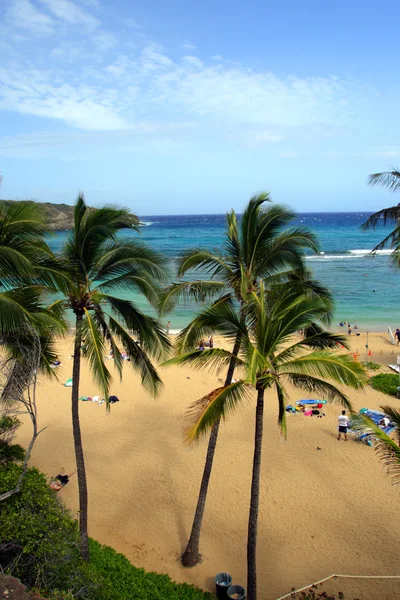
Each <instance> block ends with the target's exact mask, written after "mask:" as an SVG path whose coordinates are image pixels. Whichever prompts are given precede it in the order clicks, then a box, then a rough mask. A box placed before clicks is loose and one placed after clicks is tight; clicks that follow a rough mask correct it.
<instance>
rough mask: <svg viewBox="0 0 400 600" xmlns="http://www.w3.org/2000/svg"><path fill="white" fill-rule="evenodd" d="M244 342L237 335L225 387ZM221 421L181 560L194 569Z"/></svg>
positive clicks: (212, 437) (211, 442) (214, 431)
mask: <svg viewBox="0 0 400 600" xmlns="http://www.w3.org/2000/svg"><path fill="white" fill-rule="evenodd" d="M241 341H242V334H241V333H238V334H237V335H236V340H235V344H234V346H233V350H232V355H233V356H232V358H231V360H230V363H229V368H228V372H227V374H226V379H225V385H229V384H230V383H231V382H232V377H233V373H234V370H235V365H236V357H237V355H238V354H239V350H240V344H241ZM219 424H220V419H218V420H217V421H215V423H214V425H213V427H212V429H211V433H210V439H209V442H208V448H207V456H206V464H205V465H204V471H203V477H202V479H201V484H200V492H199V498H198V500H197V506H196V512H195V515H194V519H193V525H192V530H191V532H190V537H189V541H188V543H187V546H186V549H185V551H184V553H183V554H182V557H181V560H182V564H183V566H185V567H194V566H195V565H197V564H198V563H199V562H200V560H201V554H200V533H201V523H202V521H203V515H204V509H205V506H206V499H207V490H208V484H209V482H210V477H211V470H212V466H213V460H214V453H215V446H216V445H217V439H218V430H219Z"/></svg>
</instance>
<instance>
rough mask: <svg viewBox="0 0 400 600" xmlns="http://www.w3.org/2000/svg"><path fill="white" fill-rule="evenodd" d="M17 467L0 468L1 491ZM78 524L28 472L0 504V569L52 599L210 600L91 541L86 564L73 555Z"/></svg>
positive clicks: (39, 477) (37, 474)
mask: <svg viewBox="0 0 400 600" xmlns="http://www.w3.org/2000/svg"><path fill="white" fill-rule="evenodd" d="M20 472H21V467H19V466H18V465H15V464H8V465H7V466H6V467H2V468H0V493H2V492H5V491H8V490H10V489H12V488H13V487H15V484H16V481H17V479H18V476H19V474H20ZM78 547H79V535H78V526H77V522H76V521H75V520H74V519H72V517H71V515H70V513H69V512H68V511H67V510H66V508H65V507H64V506H63V504H62V503H61V501H60V500H59V498H58V497H57V495H56V493H55V492H54V491H53V490H51V489H50V488H49V485H48V482H47V481H46V478H45V476H44V475H43V474H41V473H40V472H39V471H37V470H36V469H28V471H27V473H26V476H25V479H24V481H23V483H22V487H21V492H20V493H19V494H15V495H14V496H12V497H11V498H9V499H7V500H6V501H5V502H3V503H1V504H0V565H1V566H2V568H3V569H4V570H5V571H6V572H8V573H10V574H12V575H14V576H15V577H18V578H19V579H21V581H22V583H24V584H25V585H27V586H28V587H30V588H31V589H35V591H37V592H40V593H41V594H42V595H44V596H46V597H48V598H51V599H52V600H72V599H73V598H77V599H80V598H81V599H82V600H83V599H85V600H165V599H168V600H211V598H212V596H211V594H208V593H205V592H203V591H202V590H200V589H198V588H195V587H193V586H191V585H187V584H177V583H174V582H173V581H171V579H170V578H169V577H168V575H158V574H156V573H148V572H146V571H144V570H143V569H138V568H136V567H134V566H133V565H132V564H131V563H130V562H129V561H128V559H127V558H126V557H125V556H123V555H122V554H118V553H117V552H116V551H115V550H113V549H112V548H109V547H108V546H101V545H100V544H99V543H98V542H96V541H94V540H90V557H91V560H90V563H89V564H88V565H87V564H85V563H83V561H81V559H80V557H79V552H78Z"/></svg>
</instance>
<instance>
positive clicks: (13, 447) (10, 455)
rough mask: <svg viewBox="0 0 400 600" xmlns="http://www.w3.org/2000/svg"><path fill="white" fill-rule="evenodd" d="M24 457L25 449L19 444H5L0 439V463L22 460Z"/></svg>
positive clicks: (2, 464)
mask: <svg viewBox="0 0 400 600" xmlns="http://www.w3.org/2000/svg"><path fill="white" fill-rule="evenodd" d="M24 458H25V450H24V449H23V447H22V446H20V445H19V444H7V443H6V442H1V441H0V465H1V466H5V465H6V464H7V463H9V462H22V461H23V460H24Z"/></svg>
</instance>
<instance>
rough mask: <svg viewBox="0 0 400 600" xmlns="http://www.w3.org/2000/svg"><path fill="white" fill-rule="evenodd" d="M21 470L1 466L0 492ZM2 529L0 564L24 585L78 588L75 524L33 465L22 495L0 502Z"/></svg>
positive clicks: (79, 574) (81, 571)
mask: <svg viewBox="0 0 400 600" xmlns="http://www.w3.org/2000/svg"><path fill="white" fill-rule="evenodd" d="M20 472H21V467H20V466H18V465H15V464H8V465H7V466H6V467H2V468H1V477H0V493H2V492H6V491H8V490H10V489H12V488H14V487H15V485H16V483H17V479H18V477H19V474H20ZM0 532H1V538H0V563H1V565H2V567H3V569H4V570H6V571H7V572H8V573H10V574H11V575H14V576H15V577H18V578H19V579H21V581H22V582H23V583H24V584H25V585H27V586H28V587H33V586H35V587H37V588H39V589H41V590H42V591H43V592H45V593H46V592H48V591H51V590H53V589H62V590H72V591H74V592H76V591H78V590H79V589H80V588H81V587H82V582H83V581H84V580H85V576H86V573H85V572H84V571H85V568H86V567H85V565H82V563H81V559H80V557H79V552H78V528H77V523H76V521H75V520H73V519H72V518H71V516H70V514H69V512H68V511H67V510H66V508H65V507H64V506H63V505H62V504H61V502H60V501H59V500H58V498H57V497H56V496H55V492H54V491H52V490H51V489H50V488H49V485H48V483H47V481H46V478H45V476H44V475H43V474H41V473H39V471H37V470H36V469H28V471H27V473H26V475H25V478H24V480H23V483H22V486H21V492H20V493H18V494H15V495H14V496H12V497H11V498H8V499H7V500H5V501H3V502H2V503H1V510H0ZM89 580H90V577H89V578H88V582H87V585H89V584H90V583H91V582H90V581H89Z"/></svg>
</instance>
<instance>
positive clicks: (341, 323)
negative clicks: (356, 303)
mask: <svg viewBox="0 0 400 600" xmlns="http://www.w3.org/2000/svg"><path fill="white" fill-rule="evenodd" d="M339 325H340V327H344V326H345V325H347V334H348V335H351V324H350V323H348V322H347V321H340V323H339ZM354 329H358V325H354ZM356 335H360V333H359V332H358V331H357V333H356Z"/></svg>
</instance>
